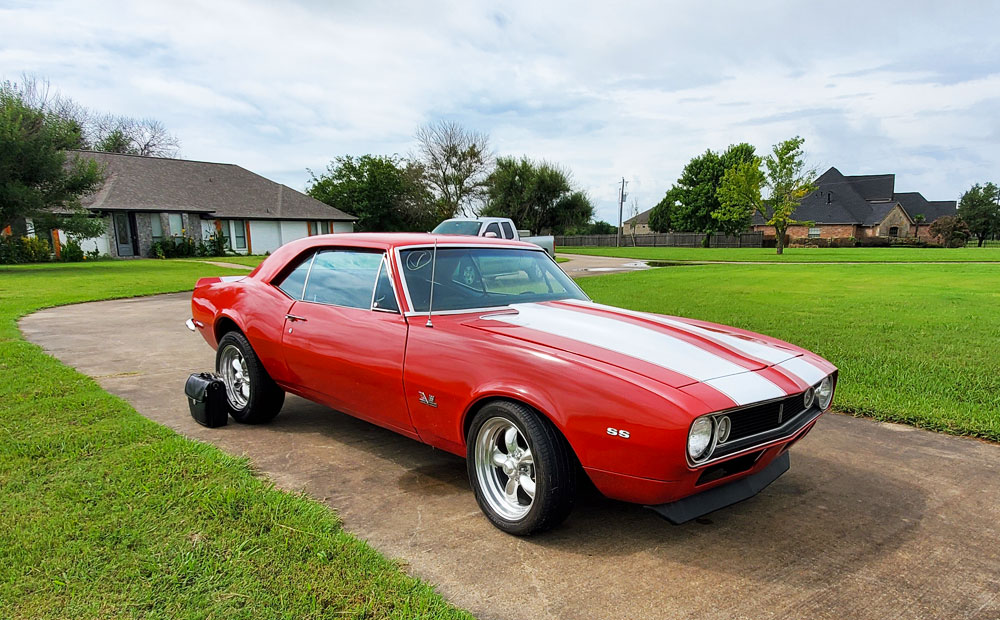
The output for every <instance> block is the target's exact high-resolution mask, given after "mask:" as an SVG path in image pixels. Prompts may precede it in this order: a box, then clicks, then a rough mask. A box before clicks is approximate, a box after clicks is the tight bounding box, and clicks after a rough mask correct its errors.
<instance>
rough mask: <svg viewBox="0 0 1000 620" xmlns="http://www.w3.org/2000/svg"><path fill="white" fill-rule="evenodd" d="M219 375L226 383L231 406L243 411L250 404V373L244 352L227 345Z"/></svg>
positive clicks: (220, 364)
mask: <svg viewBox="0 0 1000 620" xmlns="http://www.w3.org/2000/svg"><path fill="white" fill-rule="evenodd" d="M219 373H221V374H222V379H223V381H225V383H226V398H227V399H228V400H229V406H230V407H232V408H233V409H235V410H236V411H242V410H243V409H244V408H245V407H246V406H247V403H249V402H250V372H249V371H248V370H247V360H246V358H244V357H243V352H242V351H240V349H239V347H237V346H235V345H231V344H230V345H226V348H224V349H223V350H222V355H221V356H220V357H219Z"/></svg>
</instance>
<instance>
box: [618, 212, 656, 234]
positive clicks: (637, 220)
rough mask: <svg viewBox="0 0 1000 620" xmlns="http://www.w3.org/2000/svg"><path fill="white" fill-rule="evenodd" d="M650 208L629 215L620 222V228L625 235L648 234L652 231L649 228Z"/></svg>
mask: <svg viewBox="0 0 1000 620" xmlns="http://www.w3.org/2000/svg"><path fill="white" fill-rule="evenodd" d="M652 212H653V210H652V209H646V210H645V211H643V212H642V213H640V214H638V215H636V216H635V217H630V218H628V219H627V220H625V222H624V223H623V224H622V230H623V231H624V232H625V234H626V235H648V234H649V233H651V232H653V231H652V230H650V229H649V214H650V213H652Z"/></svg>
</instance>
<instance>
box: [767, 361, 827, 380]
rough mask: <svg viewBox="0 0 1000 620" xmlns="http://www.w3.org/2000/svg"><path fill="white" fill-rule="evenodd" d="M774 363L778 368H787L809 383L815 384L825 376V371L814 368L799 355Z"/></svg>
mask: <svg viewBox="0 0 1000 620" xmlns="http://www.w3.org/2000/svg"><path fill="white" fill-rule="evenodd" d="M776 365H777V366H778V367H779V368H782V369H784V370H787V371H788V372H790V373H792V374H793V375H795V376H797V377H799V378H800V379H802V380H803V381H805V382H806V383H808V384H809V385H816V384H817V383H819V382H820V381H822V380H823V377H825V376H826V373H825V372H823V371H822V370H820V369H819V368H816V367H815V366H813V365H812V364H810V363H809V362H807V361H805V360H804V359H802V358H801V357H796V358H795V359H790V360H787V361H784V362H781V363H780V364H776Z"/></svg>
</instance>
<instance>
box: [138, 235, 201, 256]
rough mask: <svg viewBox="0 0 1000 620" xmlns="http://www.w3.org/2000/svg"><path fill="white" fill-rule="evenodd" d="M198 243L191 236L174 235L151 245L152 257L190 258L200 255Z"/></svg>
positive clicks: (150, 252)
mask: <svg viewBox="0 0 1000 620" xmlns="http://www.w3.org/2000/svg"><path fill="white" fill-rule="evenodd" d="M198 250H199V247H198V245H197V244H196V243H195V242H194V239H192V238H191V237H180V236H177V235H174V236H172V237H168V238H166V239H164V240H163V241H157V242H156V243H154V244H153V245H151V246H150V247H149V256H150V258H189V257H191V256H198Z"/></svg>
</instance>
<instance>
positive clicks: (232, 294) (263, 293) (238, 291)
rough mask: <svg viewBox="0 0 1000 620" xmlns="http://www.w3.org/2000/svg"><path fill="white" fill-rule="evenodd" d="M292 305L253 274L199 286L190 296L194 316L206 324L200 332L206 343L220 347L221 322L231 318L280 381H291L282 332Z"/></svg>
mask: <svg viewBox="0 0 1000 620" xmlns="http://www.w3.org/2000/svg"><path fill="white" fill-rule="evenodd" d="M291 306H292V300H291V299H289V298H288V297H287V296H286V295H285V294H284V293H282V292H281V291H280V290H278V289H277V288H275V287H273V286H271V285H270V284H267V283H265V282H261V281H260V280H258V279H256V278H251V277H247V278H243V279H242V280H239V281H236V282H214V283H210V284H206V285H203V286H198V287H197V288H195V290H194V293H193V294H192V296H191V316H192V318H194V319H195V320H196V321H200V322H201V323H203V324H204V327H202V328H201V329H200V331H201V334H202V336H203V337H204V338H205V340H206V342H208V344H209V345H211V346H212V348H217V347H218V344H219V343H218V340H219V338H221V336H222V333H221V330H220V326H221V324H222V323H224V319H230V320H232V321H233V322H234V323H236V325H237V327H238V328H239V329H240V331H242V332H243V334H244V335H245V336H246V337H247V340H249V341H250V345H251V346H252V347H253V349H254V352H256V353H257V356H258V357H259V358H260V360H261V363H263V364H264V368H265V369H267V372H268V374H270V375H271V377H272V378H273V379H274V380H275V381H277V382H278V383H279V384H283V383H286V382H287V381H288V370H287V367H286V366H285V360H284V354H283V353H282V350H281V331H282V329H283V328H284V324H285V314H286V313H287V312H288V309H289V308H290V307H291Z"/></svg>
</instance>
